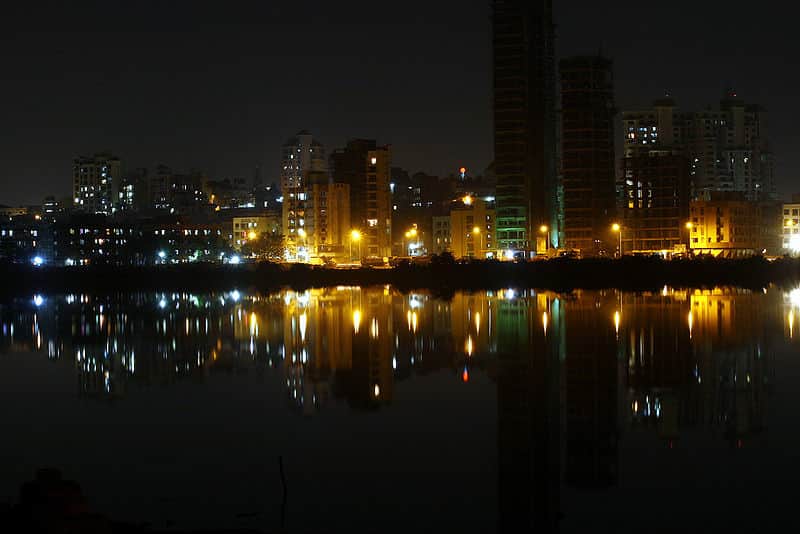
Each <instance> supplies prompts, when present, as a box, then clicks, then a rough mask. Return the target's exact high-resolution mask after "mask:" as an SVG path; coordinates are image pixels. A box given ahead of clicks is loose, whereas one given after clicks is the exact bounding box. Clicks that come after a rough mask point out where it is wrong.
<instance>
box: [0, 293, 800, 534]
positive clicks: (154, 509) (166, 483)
mask: <svg viewBox="0 0 800 534" xmlns="http://www.w3.org/2000/svg"><path fill="white" fill-rule="evenodd" d="M0 328H1V329H2V330H0V420H1V421H2V425H3V427H2V428H3V432H2V439H0V459H2V460H0V500H5V501H9V502H10V501H13V500H15V496H16V494H17V491H18V487H19V485H20V484H21V483H22V482H24V481H26V480H29V479H31V478H32V476H33V474H34V472H35V470H36V469H37V468H39V467H44V466H54V467H57V468H59V469H61V470H62V471H63V473H64V475H65V476H66V477H69V478H72V479H74V480H76V481H78V482H79V483H80V484H81V486H82V488H83V491H84V493H85V494H86V495H87V496H88V498H89V500H90V504H91V507H92V509H93V510H94V511H96V512H99V513H102V514H104V515H106V516H109V517H111V518H114V519H117V520H123V521H132V522H139V523H141V522H147V523H150V524H152V525H153V526H156V527H163V526H165V525H174V526H176V527H178V528H191V527H198V526H202V527H219V526H225V527H241V528H244V527H250V528H259V529H264V530H270V531H275V530H278V528H279V527H280V524H281V521H282V519H281V518H282V515H283V521H284V522H285V528H286V529H287V531H289V532H306V531H308V532H326V531H336V532H339V531H343V530H347V531H351V532H405V531H409V530H412V529H413V530H415V531H438V532H442V531H451V532H452V531H460V532H491V531H498V530H499V531H503V532H520V531H521V530H523V525H533V526H534V527H535V528H536V531H539V532H546V531H548V530H550V529H551V527H552V526H553V525H556V524H558V526H559V529H560V530H561V531H563V532H585V531H587V530H590V529H591V530H598V531H617V532H645V531H647V532H654V531H664V532H674V531H679V530H680V531H694V530H700V529H703V530H705V531H723V530H725V531H738V532H741V531H769V530H773V529H778V528H779V527H778V526H779V525H780V526H781V527H783V529H782V530H787V529H786V527H785V525H792V524H796V523H797V519H796V515H795V513H794V508H795V506H796V505H795V502H794V501H795V499H794V495H795V491H794V487H795V486H796V482H797V480H798V479H800V465H798V462H797V458H798V452H797V451H798V450H800V427H799V426H798V422H800V421H799V419H798V417H797V415H796V414H797V410H798V407H800V342H798V338H800V290H795V291H794V292H783V291H780V290H777V289H771V290H767V291H765V292H756V293H753V292H748V291H740V290H724V289H720V290H714V291H678V290H671V289H668V288H665V289H664V291H663V292H661V293H656V294H623V293H618V292H616V291H607V292H581V293H573V294H555V293H546V292H545V293H538V292H533V291H513V290H507V291H503V292H486V293H480V294H471V295H470V294H457V295H456V296H455V298H453V299H452V300H451V301H444V300H436V299H434V298H432V297H430V296H428V295H425V294H411V295H403V294H401V293H399V292H396V291H394V290H393V289H391V288H388V287H387V288H373V289H363V290H362V289H358V288H332V289H327V290H314V291H309V292H303V293H295V292H291V291H286V292H283V293H280V294H274V295H254V294H246V293H244V292H239V291H231V292H229V293H221V294H204V295H200V294H198V295H190V294H152V293H147V294H145V293H142V294H125V295H104V296H103V295H36V296H34V295H31V296H30V298H26V299H19V300H15V301H9V302H5V303H3V304H2V305H0ZM279 457H282V458H283V464H284V468H285V473H286V480H287V486H288V499H287V503H286V506H285V508H282V506H281V501H282V487H281V479H280V474H279V461H278V458H279ZM792 530H793V529H792Z"/></svg>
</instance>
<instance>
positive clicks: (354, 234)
mask: <svg viewBox="0 0 800 534" xmlns="http://www.w3.org/2000/svg"><path fill="white" fill-rule="evenodd" d="M353 241H355V242H356V243H358V244H359V249H358V250H359V254H358V255H359V257H360V256H361V232H359V231H358V230H352V231H351V232H350V261H353Z"/></svg>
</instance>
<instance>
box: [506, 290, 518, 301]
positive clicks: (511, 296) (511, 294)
mask: <svg viewBox="0 0 800 534" xmlns="http://www.w3.org/2000/svg"><path fill="white" fill-rule="evenodd" d="M516 296H517V294H516V292H515V291H514V290H513V289H506V300H514V297H516Z"/></svg>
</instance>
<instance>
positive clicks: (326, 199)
mask: <svg viewBox="0 0 800 534" xmlns="http://www.w3.org/2000/svg"><path fill="white" fill-rule="evenodd" d="M306 215H307V221H306V232H307V234H306V238H307V241H308V247H309V252H310V255H311V256H312V257H319V258H336V259H345V258H346V259H347V261H350V259H351V258H349V256H348V254H349V250H350V239H351V236H350V232H351V228H352V226H351V224H350V185H349V184H344V183H334V182H329V181H327V180H325V181H322V182H316V183H312V184H311V185H310V186H309V189H308V206H307V209H306Z"/></svg>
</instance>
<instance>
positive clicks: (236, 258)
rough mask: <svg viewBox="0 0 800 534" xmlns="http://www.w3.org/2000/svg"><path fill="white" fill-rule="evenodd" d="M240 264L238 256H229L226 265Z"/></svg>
mask: <svg viewBox="0 0 800 534" xmlns="http://www.w3.org/2000/svg"><path fill="white" fill-rule="evenodd" d="M241 262H242V259H241V258H240V257H239V256H231V259H230V260H228V263H230V264H231V265H239V264H240V263H241Z"/></svg>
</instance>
